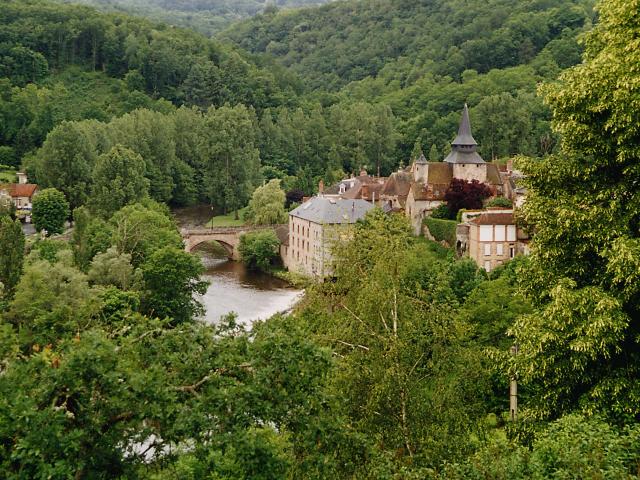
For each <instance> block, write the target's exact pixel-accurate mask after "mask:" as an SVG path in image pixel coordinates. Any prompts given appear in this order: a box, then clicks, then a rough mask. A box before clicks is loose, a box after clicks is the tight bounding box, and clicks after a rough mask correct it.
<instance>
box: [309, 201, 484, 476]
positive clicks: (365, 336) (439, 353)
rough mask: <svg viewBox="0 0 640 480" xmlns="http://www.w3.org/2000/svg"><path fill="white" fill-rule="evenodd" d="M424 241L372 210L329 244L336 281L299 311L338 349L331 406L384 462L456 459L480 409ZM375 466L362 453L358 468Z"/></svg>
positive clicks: (469, 356)
mask: <svg viewBox="0 0 640 480" xmlns="http://www.w3.org/2000/svg"><path fill="white" fill-rule="evenodd" d="M427 248H429V247H428V246H427V245H425V244H424V243H422V242H421V243H417V241H416V240H415V239H414V237H413V236H412V235H411V232H410V226H409V225H408V222H407V220H406V219H405V218H404V217H399V216H387V215H385V214H384V213H382V212H381V211H379V210H375V211H373V212H372V213H370V214H368V215H367V217H366V218H365V219H364V221H362V222H359V223H357V224H356V225H355V230H354V233H353V239H352V240H351V241H350V242H347V243H346V244H342V245H340V247H339V248H336V249H334V255H335V257H336V266H335V272H334V277H335V281H334V282H327V283H326V284H323V285H322V286H319V287H318V288H316V289H314V291H312V292H310V295H309V304H308V308H307V309H306V312H305V314H304V319H305V321H307V322H309V323H310V325H311V328H312V329H313V331H314V332H315V334H316V335H317V338H318V339H319V341H321V342H322V343H323V344H325V345H327V347H328V348H331V350H332V351H333V352H335V355H336V357H337V365H336V368H335V370H334V371H332V374H331V375H330V378H331V380H330V385H331V388H332V392H333V393H334V394H335V395H338V396H339V397H340V399H341V401H340V407H339V409H340V411H341V412H342V413H343V414H344V415H345V416H346V417H347V418H348V419H349V420H348V422H349V423H350V424H352V425H354V426H357V427H355V428H357V430H358V432H359V433H361V434H362V435H364V436H366V437H368V438H376V439H377V440H376V441H375V443H376V446H375V447H373V448H374V450H375V451H376V453H375V454H374V456H375V457H376V458H388V459H389V461H390V468H391V470H393V469H394V468H398V469H400V468H401V467H400V465H401V464H402V463H404V461H405V460H406V461H409V462H411V463H412V465H413V466H414V467H415V468H419V467H428V466H431V467H433V466H435V465H437V464H439V463H440V462H441V461H443V460H445V459H449V460H451V459H454V458H459V457H460V456H461V455H463V454H464V453H466V452H468V451H469V449H470V447H471V445H470V444H469V443H468V441H469V435H470V434H471V432H473V431H478V430H477V429H478V428H479V425H478V423H477V421H478V417H479V415H481V414H482V409H481V404H482V401H481V400H480V398H481V396H482V394H481V393H480V392H483V391H484V389H485V388H486V378H485V373H484V369H483V368H482V367H481V365H480V356H479V355H478V352H477V351H475V350H474V349H473V348H465V347H464V346H463V345H464V340H463V339H464V338H465V337H466V335H467V326H466V325H465V323H464V322H463V321H462V320H461V318H460V316H459V315H457V314H456V311H455V308H454V306H455V294H454V292H453V291H451V289H450V288H449V285H448V284H449V281H448V280H449V279H448V278H447V270H446V269H447V266H448V263H447V262H446V261H443V260H442V259H441V258H439V257H438V255H436V254H434V253H433V252H429V251H427ZM462 398H464V400H463V401H462V400H461V399H462ZM454 445H455V447H454ZM390 457H394V458H396V459H397V460H390ZM395 462H398V463H397V464H396V467H394V466H393V465H394V463H395ZM374 468H375V467H374V466H373V465H372V464H368V465H367V462H364V464H363V468H362V470H361V471H360V476H366V474H365V472H367V469H374ZM397 471H399V470H397ZM368 474H369V475H373V476H376V474H375V473H372V472H371V471H369V473H368ZM379 474H380V472H379V473H378V475H379ZM355 476H356V477H357V476H358V475H357V474H356V475H355Z"/></svg>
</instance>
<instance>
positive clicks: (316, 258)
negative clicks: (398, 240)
mask: <svg viewBox="0 0 640 480" xmlns="http://www.w3.org/2000/svg"><path fill="white" fill-rule="evenodd" d="M373 208H374V206H373V204H372V203H370V202H368V201H366V200H361V199H356V200H347V199H343V198H336V197H325V196H323V195H319V196H317V197H313V198H311V199H309V200H308V201H307V202H305V203H303V204H302V205H300V206H299V207H298V208H296V209H294V210H293V211H291V212H289V238H288V246H287V250H286V258H285V266H286V267H287V268H288V269H289V270H290V271H294V272H299V273H303V274H305V275H311V276H315V277H320V278H324V277H326V276H328V275H331V273H332V255H331V252H332V249H333V248H334V246H335V245H336V244H337V243H338V242H339V241H341V240H343V239H347V238H348V237H349V226H350V225H352V224H354V223H355V222H357V221H358V220H360V219H361V218H363V217H364V216H365V215H366V213H367V212H368V211H369V210H372V209H373Z"/></svg>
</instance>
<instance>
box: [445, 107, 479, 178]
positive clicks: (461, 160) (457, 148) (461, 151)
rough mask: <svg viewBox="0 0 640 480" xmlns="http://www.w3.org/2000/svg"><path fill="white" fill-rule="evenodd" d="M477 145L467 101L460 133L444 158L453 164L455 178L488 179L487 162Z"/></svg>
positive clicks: (459, 129)
mask: <svg viewBox="0 0 640 480" xmlns="http://www.w3.org/2000/svg"><path fill="white" fill-rule="evenodd" d="M477 147H478V143H477V142H476V141H475V139H474V138H473V135H472V134H471V122H470V120H469V107H467V104H466V103H465V105H464V110H463V111H462V120H461V121H460V127H459V128H458V135H457V136H456V138H455V140H454V141H453V142H452V143H451V153H450V154H449V155H448V156H447V158H445V159H444V161H445V162H447V163H450V164H452V166H453V176H454V178H460V179H463V180H469V181H471V180H478V181H479V182H483V183H484V182H486V181H487V164H486V162H485V161H484V160H483V159H482V157H481V156H480V154H478V152H477V151H476V149H477Z"/></svg>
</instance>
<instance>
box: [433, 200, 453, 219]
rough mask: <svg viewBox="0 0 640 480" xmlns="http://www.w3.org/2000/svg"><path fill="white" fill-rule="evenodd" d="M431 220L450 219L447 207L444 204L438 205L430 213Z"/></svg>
mask: <svg viewBox="0 0 640 480" xmlns="http://www.w3.org/2000/svg"><path fill="white" fill-rule="evenodd" d="M431 218H440V219H443V220H450V219H451V212H450V211H449V207H448V206H447V204H446V203H443V204H442V205H439V206H438V207H436V208H435V209H434V210H433V212H431Z"/></svg>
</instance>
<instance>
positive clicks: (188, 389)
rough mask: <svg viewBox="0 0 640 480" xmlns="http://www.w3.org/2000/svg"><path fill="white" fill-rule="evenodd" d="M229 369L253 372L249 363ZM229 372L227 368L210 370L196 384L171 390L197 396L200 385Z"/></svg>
mask: <svg viewBox="0 0 640 480" xmlns="http://www.w3.org/2000/svg"><path fill="white" fill-rule="evenodd" d="M231 368H242V369H244V370H247V371H252V370H253V369H252V368H251V364H249V363H243V364H241V365H236V366H235V367H231ZM229 370H230V369H229V368H227V367H220V368H214V369H212V370H209V372H208V373H207V374H206V375H205V376H204V377H202V378H201V379H200V380H198V381H197V382H196V383H194V384H192V385H182V386H179V387H173V390H177V391H178V392H189V393H192V394H194V395H197V394H198V391H197V390H198V388H200V387H201V386H202V385H204V384H205V383H207V382H208V381H209V380H211V379H212V378H214V377H217V376H221V375H224V374H225V373H227V372H229Z"/></svg>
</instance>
